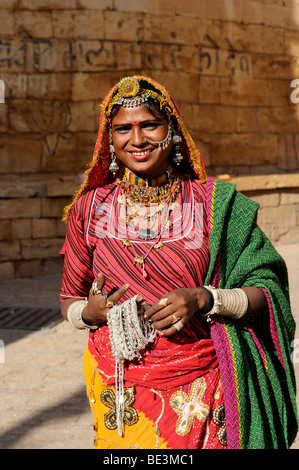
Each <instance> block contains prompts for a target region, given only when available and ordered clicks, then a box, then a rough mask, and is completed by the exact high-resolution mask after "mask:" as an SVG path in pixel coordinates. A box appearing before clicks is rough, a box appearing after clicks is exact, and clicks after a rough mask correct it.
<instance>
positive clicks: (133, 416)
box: [100, 387, 139, 431]
mask: <svg viewBox="0 0 299 470" xmlns="http://www.w3.org/2000/svg"><path fill="white" fill-rule="evenodd" d="M100 398H101V402H102V403H103V404H104V405H105V406H107V407H108V408H110V411H108V413H106V414H105V415H104V422H105V426H106V428H107V429H110V430H111V431H113V430H114V429H116V428H117V413H116V397H115V393H114V391H113V390H112V388H106V389H105V390H103V391H102V393H101V396H100ZM124 400H125V402H124V409H125V411H124V423H125V424H127V425H128V426H133V424H136V423H137V422H138V419H139V418H138V413H137V411H136V410H135V408H133V406H131V405H133V403H134V402H135V396H134V387H126V388H125V390H124Z"/></svg>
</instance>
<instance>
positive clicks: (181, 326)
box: [173, 321, 184, 331]
mask: <svg viewBox="0 0 299 470" xmlns="http://www.w3.org/2000/svg"><path fill="white" fill-rule="evenodd" d="M173 326H174V327H175V328H176V329H177V330H178V331H180V330H181V329H182V328H184V325H183V323H182V322H181V321H177V322H176V323H174V325H173Z"/></svg>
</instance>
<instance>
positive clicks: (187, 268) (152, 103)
mask: <svg viewBox="0 0 299 470" xmlns="http://www.w3.org/2000/svg"><path fill="white" fill-rule="evenodd" d="M257 209H258V205H257V204H256V203H254V202H252V201H250V200H249V199H247V198H246V197H244V196H243V195H241V194H240V193H238V192H236V190H235V187H234V185H232V184H229V183H226V182H223V181H219V180H215V179H212V178H207V175H206V171H205V167H204V164H203V162H202V159H201V156H200V154H199V152H198V149H197V148H196V146H195V144H194V142H193V140H192V138H191V136H190V135H189V133H188V131H187V129H186V128H185V126H184V123H183V121H182V118H181V116H180V114H179V111H178V110H177V107H176V105H175V104H174V102H173V100H172V99H171V97H170V96H169V94H168V92H167V91H166V90H165V88H164V87H163V86H161V85H160V84H158V83H157V82H155V81H154V80H152V79H150V78H147V77H142V76H134V77H126V78H125V79H123V80H121V81H120V82H119V83H118V84H116V85H115V86H114V87H113V88H112V90H111V91H110V92H109V93H108V95H107V96H106V98H105V100H104V102H103V104H102V112H101V117H100V128H99V133H98V139H97V143H96V147H95V152H94V158H93V160H92V163H91V165H90V168H89V169H88V171H87V172H86V179H85V182H84V183H83V185H82V187H81V188H80V190H79V191H78V193H77V194H76V195H75V197H74V201H73V202H72V204H71V205H70V206H69V207H67V208H66V210H65V215H64V219H65V221H68V230H67V235H66V243H65V247H64V250H63V252H64V256H65V264H64V274H63V284H62V289H61V305H62V313H63V315H64V317H65V319H67V320H68V321H69V322H70V323H71V324H72V325H73V326H75V327H77V328H88V329H89V331H90V333H89V341H88V347H87V349H86V352H85V356H84V373H85V378H86V383H87V393H88V397H89V400H90V405H91V409H92V412H93V416H94V421H95V433H96V436H95V443H94V445H95V447H96V448H146V449H153V448H159V449H183V448H184V449H198V448H215V449H218V448H222V449H225V448H229V449H239V448H243V449H244V448H288V447H289V446H290V445H291V443H292V442H293V440H294V439H295V436H296V432H297V410H296V401H295V379H294V371H293V366H292V362H291V348H290V345H291V341H292V339H293V335H294V321H293V318H292V315H291V313H290V308H289V299H288V286H287V273H286V268H285V264H284V262H283V260H282V259H281V258H280V256H279V255H278V254H277V252H276V251H275V249H274V248H273V247H272V245H271V243H270V242H269V240H268V239H267V238H266V237H265V235H264V234H263V233H262V232H261V230H260V229H259V228H258V226H257V225H256V216H257ZM128 306H129V307H128ZM130 308H131V309H132V310H130ZM134 308H135V310H137V312H138V315H139V319H140V322H141V323H142V321H144V322H145V323H144V325H145V326H144V328H147V332H148V334H149V336H150V337H147V339H146V340H145V341H144V347H143V348H141V350H142V351H141V353H140V355H139V356H138V357H137V359H136V357H134V358H133V359H132V360H124V359H122V362H121V359H119V356H117V354H116V352H115V351H116V350H119V348H120V346H119V344H118V340H119V339H120V337H122V338H124V339H123V341H124V342H125V341H127V343H128V342H129V341H130V340H131V339H132V337H131V336H132V335H135V334H136V331H137V329H138V328H137V327H136V328H135V327H134V328H135V329H134V328H132V329H131V330H130V333H129V334H127V335H124V336H122V335H123V334H124V331H125V328H129V327H128V325H127V324H125V320H120V322H119V323H116V319H117V318H122V319H123V318H125V317H124V316H123V317H118V315H119V312H130V313H128V315H129V314H130V315H133V313H132V312H133V311H135V310H134ZM121 315H125V314H124V313H122V314H121ZM126 318H127V317H126ZM128 318H129V319H131V320H132V322H133V316H131V317H128ZM134 318H135V317H134ZM143 319H144V320H143ZM131 320H128V321H131ZM138 321H139V320H138ZM122 322H123V323H122ZM115 325H116V326H115ZM146 325H147V327H146ZM127 343H126V344H127ZM117 348H118V349H117ZM122 374H123V375H122ZM122 387H123V388H122Z"/></svg>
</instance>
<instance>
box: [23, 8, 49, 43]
mask: <svg viewBox="0 0 299 470" xmlns="http://www.w3.org/2000/svg"><path fill="white" fill-rule="evenodd" d="M15 24H16V26H15V28H16V32H17V33H18V34H20V35H24V36H25V37H28V36H30V37H32V38H43V39H44V38H51V37H53V29H52V16H51V13H50V12H46V11H43V12H42V11H26V10H18V11H16V12H15Z"/></svg>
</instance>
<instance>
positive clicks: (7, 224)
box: [0, 220, 12, 240]
mask: <svg viewBox="0 0 299 470" xmlns="http://www.w3.org/2000/svg"><path fill="white" fill-rule="evenodd" d="M11 238H12V228H11V221H10V220H1V221H0V240H10V239H11Z"/></svg>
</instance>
